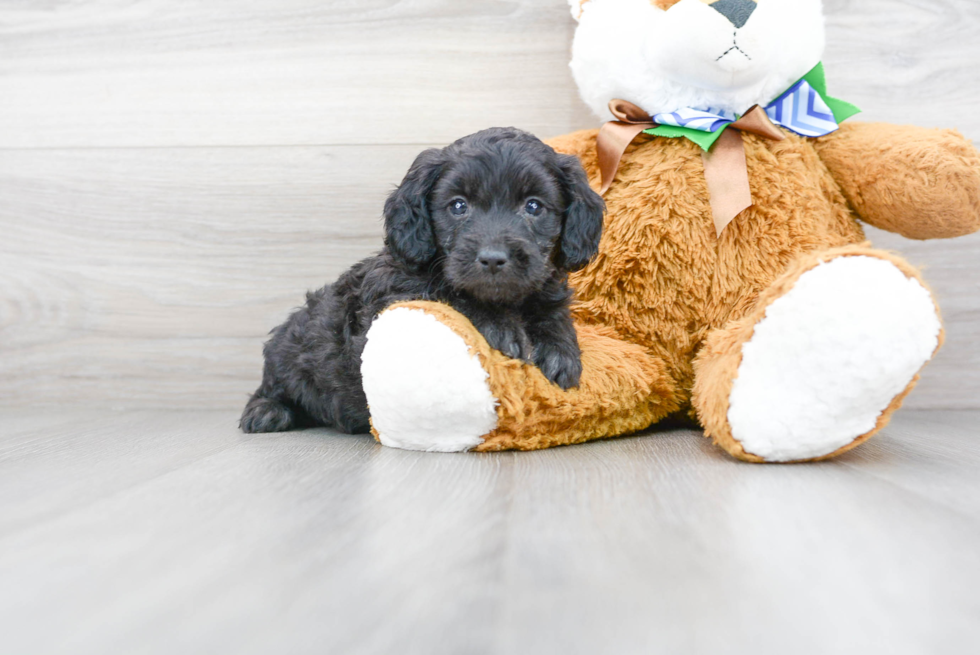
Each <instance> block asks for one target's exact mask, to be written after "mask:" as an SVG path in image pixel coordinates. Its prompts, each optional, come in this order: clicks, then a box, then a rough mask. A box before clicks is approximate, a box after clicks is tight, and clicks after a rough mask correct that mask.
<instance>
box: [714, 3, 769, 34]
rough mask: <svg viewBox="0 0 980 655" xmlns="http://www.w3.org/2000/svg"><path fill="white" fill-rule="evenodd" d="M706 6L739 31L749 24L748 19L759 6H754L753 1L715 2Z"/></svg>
mask: <svg viewBox="0 0 980 655" xmlns="http://www.w3.org/2000/svg"><path fill="white" fill-rule="evenodd" d="M708 6H709V7H711V8H712V9H714V10H715V11H717V12H718V13H719V14H721V15H722V16H724V17H725V18H727V19H728V21H729V22H730V23H731V24H732V25H734V26H735V27H737V28H739V29H741V28H742V27H744V26H745V24H746V23H747V22H749V17H750V16H751V15H752V12H754V11H755V9H756V7H758V6H759V5H757V4H756V1H755V0H718V1H717V2H709V3H708Z"/></svg>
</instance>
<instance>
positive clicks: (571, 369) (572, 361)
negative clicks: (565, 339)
mask: <svg viewBox="0 0 980 655" xmlns="http://www.w3.org/2000/svg"><path fill="white" fill-rule="evenodd" d="M534 363H535V364H536V365H537V367H538V368H540V369H541V372H542V373H544V376H545V377H546V378H548V379H549V380H551V381H552V382H554V383H555V384H557V385H558V386H559V387H561V388H562V389H565V390H568V389H571V388H572V387H577V386H578V384H579V381H580V380H581V378H582V359H581V358H580V357H579V356H577V355H568V354H564V353H560V352H557V351H554V350H552V351H547V352H543V353H541V355H540V356H539V357H538V358H537V361H535V362H534Z"/></svg>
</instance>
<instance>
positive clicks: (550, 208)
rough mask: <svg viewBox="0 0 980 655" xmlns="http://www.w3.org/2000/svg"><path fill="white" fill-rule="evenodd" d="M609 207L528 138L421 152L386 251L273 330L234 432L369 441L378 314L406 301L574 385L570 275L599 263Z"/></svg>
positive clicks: (490, 133)
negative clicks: (369, 354) (371, 348)
mask: <svg viewBox="0 0 980 655" xmlns="http://www.w3.org/2000/svg"><path fill="white" fill-rule="evenodd" d="M603 210H604V204H603V202H602V199H601V198H600V197H599V196H598V195H597V194H596V193H595V192H593V191H592V190H591V189H590V188H589V183H588V180H587V178H586V176H585V172H584V171H583V170H582V166H581V165H580V164H579V162H578V160H577V159H576V158H575V157H571V156H567V155H560V154H557V153H556V152H555V151H554V150H552V149H551V148H549V147H548V146H546V145H545V144H544V143H542V142H541V141H539V140H538V139H537V138H535V137H534V136H532V135H530V134H528V133H526V132H522V131H520V130H517V129H513V128H493V129H489V130H484V131H483V132H478V133H476V134H473V135H470V136H468V137H464V138H462V139H460V140H459V141H457V142H456V143H454V144H452V145H450V146H448V147H446V148H443V149H441V150H439V149H431V150H426V151H425V152H423V153H422V154H420V155H419V156H418V158H417V159H416V160H415V163H414V164H412V167H411V169H410V170H409V171H408V174H407V175H406V176H405V179H404V181H403V182H402V183H401V186H399V187H398V189H396V190H395V191H394V192H393V193H392V194H391V196H390V197H389V198H388V200H387V202H386V203H385V208H384V218H385V248H384V250H382V251H381V252H380V253H379V254H378V255H377V256H375V257H371V258H368V259H365V260H364V261H362V262H360V263H358V264H356V265H355V266H354V267H353V268H351V269H350V270H349V271H347V272H346V273H344V274H343V275H341V276H340V279H338V280H337V282H336V283H334V284H332V285H330V286H327V287H324V288H323V289H320V290H319V291H317V292H316V293H309V294H307V299H306V306H305V307H303V308H301V309H299V310H297V311H296V312H295V313H294V314H293V315H292V316H290V317H289V320H287V321H286V323H284V324H283V325H281V326H279V327H278V328H276V329H275V330H273V332H272V338H271V339H270V341H269V342H268V343H267V344H266V346H265V351H264V352H265V369H264V373H263V377H262V385H261V386H260V387H259V389H258V391H256V392H255V394H254V395H253V396H252V398H251V400H249V401H248V405H246V407H245V412H244V413H243V414H242V419H241V428H242V430H244V431H245V432H279V431H284V430H289V429H291V428H297V427H306V426H318V425H323V426H330V427H335V428H337V429H339V430H342V431H344V432H348V433H359V432H367V431H368V430H369V428H370V426H369V423H368V407H367V400H366V399H365V397H364V390H363V389H362V386H361V352H362V351H363V350H364V344H365V342H366V335H367V331H368V328H370V327H371V322H372V321H373V320H374V318H375V317H376V316H377V315H378V314H379V313H380V312H381V311H382V310H384V309H385V308H386V307H388V306H389V305H391V304H392V303H395V302H399V301H404V300H434V301H440V302H444V303H447V304H449V305H451V306H452V307H454V308H455V309H456V310H457V311H459V312H461V313H462V314H463V315H465V316H466V317H467V318H468V319H469V320H470V321H471V322H472V323H473V325H474V326H475V327H476V328H477V329H478V330H479V331H480V333H481V334H483V336H484V337H485V338H486V340H487V342H488V343H489V344H490V346H492V347H493V348H496V349H498V350H500V351H501V352H503V353H504V354H506V355H508V356H510V357H513V358H515V359H523V360H525V361H528V362H532V363H534V364H535V365H537V366H538V367H539V368H540V369H541V371H542V372H543V373H544V374H545V375H546V376H547V377H548V378H549V379H550V380H552V381H553V382H555V383H556V384H558V385H559V386H561V387H563V388H565V389H568V388H570V387H574V386H577V385H578V383H579V376H580V374H581V372H582V363H581V358H580V353H579V347H578V340H577V339H576V336H575V330H574V329H573V327H572V319H571V316H570V314H569V301H570V299H571V296H572V292H571V290H570V289H569V287H568V283H567V280H566V272H567V271H574V270H577V269H579V268H582V267H583V266H585V265H586V264H587V263H588V262H589V260H590V259H591V258H592V257H593V256H595V254H596V252H597V250H598V248H599V236H600V234H601V232H602V215H603Z"/></svg>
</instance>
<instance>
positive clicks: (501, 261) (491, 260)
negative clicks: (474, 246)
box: [476, 249, 507, 275]
mask: <svg viewBox="0 0 980 655" xmlns="http://www.w3.org/2000/svg"><path fill="white" fill-rule="evenodd" d="M476 261H478V262H479V263H480V266H482V267H483V268H485V269H487V270H488V271H490V273H491V275H496V274H497V273H498V272H499V271H500V270H501V269H502V268H504V267H505V266H507V253H505V252H504V251H502V250H489V249H488V250H481V251H480V254H478V255H477V256H476Z"/></svg>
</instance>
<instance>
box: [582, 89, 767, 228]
mask: <svg viewBox="0 0 980 655" xmlns="http://www.w3.org/2000/svg"><path fill="white" fill-rule="evenodd" d="M609 111H611V112H612V115H613V116H615V117H616V120H615V121H610V122H608V123H606V124H605V125H603V126H602V129H601V130H599V136H598V139H597V141H596V149H597V151H598V155H599V172H600V173H601V174H602V191H601V193H602V194H603V195H605V193H606V191H608V190H609V187H610V186H612V183H613V179H614V178H615V177H616V171H618V170H619V164H620V162H621V161H622V159H623V153H625V152H626V148H628V147H629V145H630V144H631V143H633V139H635V138H636V137H637V136H638V135H639V134H640V132H642V131H643V130H649V129H653V128H655V127H658V125H657V123H654V122H653V119H652V118H650V116H649V115H648V114H647V113H646V112H645V111H643V110H642V109H640V108H639V107H637V106H636V105H634V104H633V103H632V102H627V101H625V100H613V101H611V102H610V103H609ZM733 128H734V129H733ZM736 130H737V131H736ZM740 132H751V133H752V134H757V135H759V136H762V137H765V138H767V139H773V140H775V141H782V140H783V139H785V138H786V135H785V134H783V132H782V131H781V130H780V129H779V128H778V127H776V126H775V125H774V124H773V122H772V121H771V120H769V116H767V115H766V111H765V109H763V108H762V107H760V106H759V105H755V106H753V107H752V108H751V109H749V110H748V111H747V112H745V114H744V115H743V116H742V117H741V118H739V119H738V120H737V121H735V122H734V123H732V124H731V125H729V126H728V129H726V130H725V131H724V132H722V134H721V136H720V137H718V140H717V141H716V142H715V144H714V146H713V147H712V148H711V150H710V151H709V152H703V153H701V159H702V161H703V162H704V179H705V182H707V183H708V194H709V196H710V201H711V213H712V215H713V218H714V222H715V229H716V230H717V232H718V236H719V237H720V236H721V233H722V232H723V231H724V230H725V228H726V227H728V224H729V223H731V222H732V221H733V220H735V217H736V216H738V215H739V214H741V213H742V212H743V211H745V210H746V209H748V208H749V207H751V206H752V191H751V190H750V189H749V169H748V166H747V165H746V163H745V145H744V144H743V143H742V135H741V133H740Z"/></svg>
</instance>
